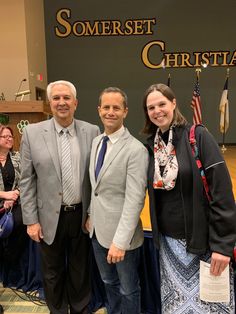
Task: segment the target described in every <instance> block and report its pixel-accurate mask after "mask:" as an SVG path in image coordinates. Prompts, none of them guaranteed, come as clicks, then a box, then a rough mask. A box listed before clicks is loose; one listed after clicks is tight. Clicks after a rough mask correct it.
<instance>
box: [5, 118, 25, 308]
mask: <svg viewBox="0 0 236 314" xmlns="http://www.w3.org/2000/svg"><path fill="white" fill-rule="evenodd" d="M13 143H14V138H13V132H12V129H11V128H10V127H9V126H5V125H1V124H0V215H3V213H4V212H5V211H6V210H9V209H11V208H12V213H13V218H14V229H13V232H12V233H11V234H10V236H9V237H8V238H6V239H1V241H0V256H1V258H0V264H1V265H2V270H3V276H2V280H3V284H7V282H8V280H9V278H8V276H9V275H10V273H11V274H12V276H13V273H14V280H16V281H17V276H19V275H20V274H18V272H17V267H19V258H20V256H21V254H22V252H23V250H24V248H25V246H26V243H28V242H27V241H28V237H27V233H26V227H25V226H24V225H23V222H22V214H21V206H20V191H19V189H18V186H19V180H20V154H19V152H14V151H13V150H12V148H13ZM15 274H17V275H15ZM0 313H1V307H0Z"/></svg>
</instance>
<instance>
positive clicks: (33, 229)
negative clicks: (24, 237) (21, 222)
mask: <svg viewBox="0 0 236 314" xmlns="http://www.w3.org/2000/svg"><path fill="white" fill-rule="evenodd" d="M27 233H28V235H29V236H30V238H31V239H32V240H34V241H36V242H40V240H41V239H43V233H42V229H41V226H40V224H39V223H36V224H33V225H28V226H27Z"/></svg>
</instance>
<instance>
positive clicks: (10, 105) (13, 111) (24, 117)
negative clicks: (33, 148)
mask: <svg viewBox="0 0 236 314" xmlns="http://www.w3.org/2000/svg"><path fill="white" fill-rule="evenodd" d="M1 113H3V114H5V115H7V116H8V117H9V123H8V125H9V126H10V127H11V128H12V130H13V132H14V147H13V148H14V150H19V146H20V141H21V134H22V129H23V127H24V126H25V125H26V124H28V123H35V122H39V121H43V120H45V119H49V118H50V115H51V109H50V106H49V105H48V104H46V103H45V102H44V101H41V100H34V101H0V114H1Z"/></svg>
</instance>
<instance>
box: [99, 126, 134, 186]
mask: <svg viewBox="0 0 236 314" xmlns="http://www.w3.org/2000/svg"><path fill="white" fill-rule="evenodd" d="M129 138H130V133H129V131H128V130H127V129H125V132H124V134H123V135H122V136H121V137H120V139H119V140H118V141H117V142H116V143H115V144H114V147H112V150H111V152H110V153H109V155H108V156H107V158H106V159H105V161H104V164H103V166H102V168H101V171H100V172H99V175H98V178H97V184H99V182H100V180H101V178H102V177H103V175H104V173H105V172H106V170H107V169H108V168H109V166H110V165H111V163H112V161H113V160H114V159H115V158H116V156H117V154H118V153H119V152H120V150H121V149H122V148H123V146H124V145H125V144H126V143H127V141H128V140H129Z"/></svg>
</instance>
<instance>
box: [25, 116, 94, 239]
mask: <svg viewBox="0 0 236 314" xmlns="http://www.w3.org/2000/svg"><path fill="white" fill-rule="evenodd" d="M75 127H76V133H77V137H78V142H79V147H80V152H81V156H80V174H81V177H80V182H81V183H82V203H83V219H82V227H83V226H84V222H85V219H86V211H87V209H88V205H89V202H90V191H91V187H90V181H89V173H88V169H89V158H90V150H91V144H92V140H93V138H94V137H96V136H97V135H98V134H99V133H100V131H99V128H98V127H97V126H95V125H92V124H89V123H87V122H84V121H80V120H75ZM20 151H21V169H22V172H21V181H20V191H21V192H20V195H21V204H22V214H23V222H24V224H26V225H30V224H35V223H38V222H39V223H40V224H41V227H42V231H43V236H44V241H45V242H46V243H48V244H51V243H52V242H53V240H54V237H55V234H56V230H57V224H58V219H59V214H60V207H61V204H62V183H61V170H60V162H59V156H58V148H57V140H56V134H55V128H54V121H53V119H51V120H47V121H42V122H39V123H36V124H30V125H28V126H27V127H26V128H25V129H24V132H23V136H22V141H21V148H20Z"/></svg>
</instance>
